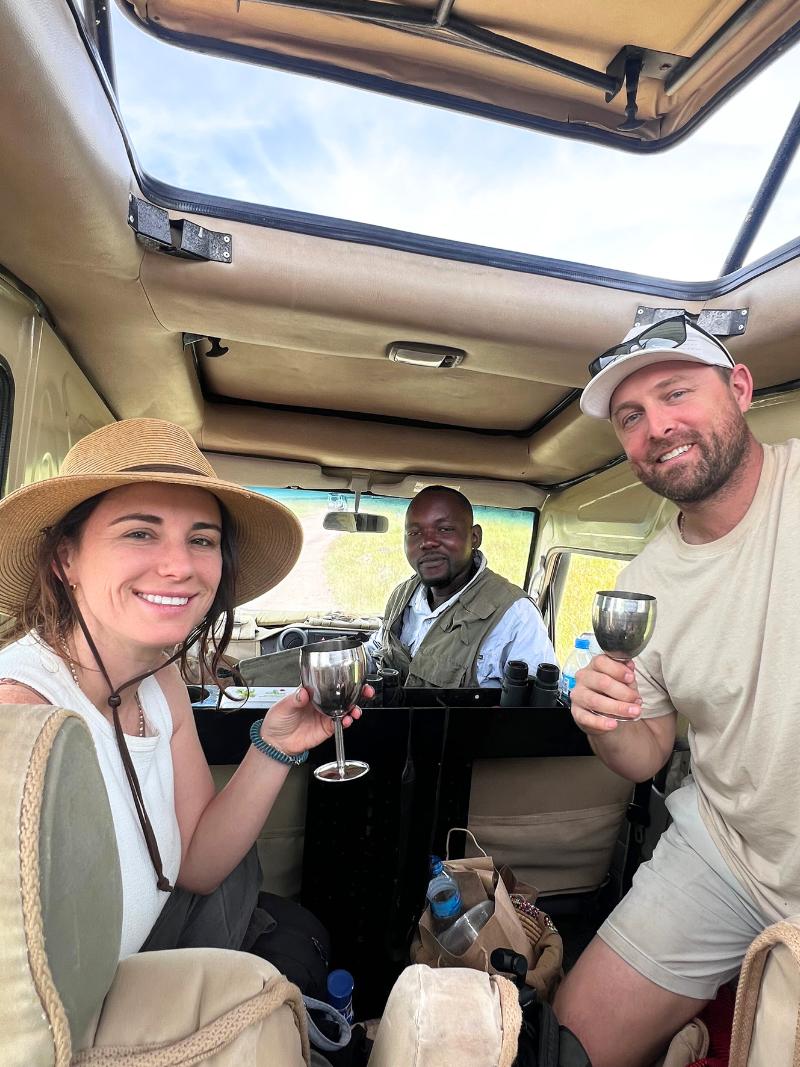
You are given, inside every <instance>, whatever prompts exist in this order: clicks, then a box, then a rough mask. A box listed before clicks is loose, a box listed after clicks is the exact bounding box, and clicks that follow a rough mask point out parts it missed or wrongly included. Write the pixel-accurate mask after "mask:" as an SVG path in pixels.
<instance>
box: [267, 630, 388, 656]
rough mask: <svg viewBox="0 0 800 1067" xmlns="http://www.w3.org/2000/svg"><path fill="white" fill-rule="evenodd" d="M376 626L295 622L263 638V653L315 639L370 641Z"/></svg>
mask: <svg viewBox="0 0 800 1067" xmlns="http://www.w3.org/2000/svg"><path fill="white" fill-rule="evenodd" d="M375 629H376V627H375V626H374V625H372V626H345V625H336V624H330V625H322V624H314V623H311V622H302V623H293V624H292V625H291V626H284V627H281V628H280V629H278V630H273V631H272V632H271V633H270V634H268V635H266V636H265V637H262V638H261V641H260V648H261V655H262V656H266V655H268V654H269V653H270V652H285V651H287V650H288V649H292V648H302V647H303V645H308V644H311V643H312V642H313V641H326V640H330V639H331V638H333V637H355V638H356V640H357V641H361V642H362V643H363V642H364V641H368V640H369V638H370V637H371V636H372V634H373V632H374V630H375Z"/></svg>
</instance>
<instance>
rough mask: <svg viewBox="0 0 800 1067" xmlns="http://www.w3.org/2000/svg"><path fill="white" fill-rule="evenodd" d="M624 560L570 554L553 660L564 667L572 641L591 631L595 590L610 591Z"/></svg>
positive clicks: (559, 611) (558, 614)
mask: <svg viewBox="0 0 800 1067" xmlns="http://www.w3.org/2000/svg"><path fill="white" fill-rule="evenodd" d="M627 562H628V561H627V560H624V559H609V558H608V557H605V556H588V555H584V554H583V553H580V552H573V553H571V555H570V557H569V562H568V568H569V569H568V570H567V576H566V578H565V580H564V592H563V593H562V596H561V602H560V603H559V605H558V612H557V613H556V642H555V647H556V658H557V660H558V662H559V663H560V664H562V665H563V664H564V662H565V660H566V658H567V656H568V655H569V654H570V652H571V651H572V649H573V647H574V645H575V638H576V637H577V636H578V635H579V634H582V633H584V632H585V631H586V630H589V631H591V629H592V601H593V600H594V594H595V593H596V592H597V591H598V589H613V588H614V586H615V585H616V583H617V575H618V574H619V572H620V571H621V570H622V568H623V567H624V566H625V564H626V563H627Z"/></svg>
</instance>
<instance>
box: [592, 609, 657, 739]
mask: <svg viewBox="0 0 800 1067" xmlns="http://www.w3.org/2000/svg"><path fill="white" fill-rule="evenodd" d="M655 624H656V598H655V597H654V596H650V594H649V593H629V592H626V591H625V590H624V589H603V590H601V591H600V592H598V593H595V595H594V603H593V605H592V627H593V628H594V635H595V637H596V638H597V643H598V644H599V645H600V647H601V648H602V650H603V651H604V652H605V654H606V655H607V656H610V657H611V659H615V660H619V661H620V662H621V663H625V662H627V661H628V660H631V659H634V658H635V657H636V656H638V655H639V654H640V653H641V652H643V651H644V649H645V647H646V646H647V643H648V641H649V640H650V638H651V637H652V634H653V627H654V626H655ZM607 717H608V718H610V719H617V720H618V721H619V722H631V721H632V720H630V719H626V718H623V717H622V716H619V715H608V716H607Z"/></svg>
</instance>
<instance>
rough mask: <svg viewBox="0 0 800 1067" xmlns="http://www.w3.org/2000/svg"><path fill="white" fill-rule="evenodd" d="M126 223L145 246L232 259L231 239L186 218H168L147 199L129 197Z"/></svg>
mask: <svg viewBox="0 0 800 1067" xmlns="http://www.w3.org/2000/svg"><path fill="white" fill-rule="evenodd" d="M128 225H129V226H130V228H131V229H132V230H133V232H134V233H135V234H136V239H137V241H140V242H141V243H142V244H143V245H144V246H145V248H149V249H150V251H151V252H163V253H164V254H165V255H168V256H178V257H180V258H181V259H195V260H197V259H201V260H207V261H210V262H214V263H230V262H231V261H232V259H233V238H232V237H231V235H230V234H229V233H218V232H217V231H216V230H209V229H208V227H207V226H198V225H197V223H195V222H191V221H190V220H189V219H171V218H170V217H169V213H168V212H167V211H166V209H165V208H163V207H157V206H156V205H155V204H151V203H149V202H148V201H147V200H140V199H139V197H137V196H134V195H133V193H131V194H130V195H129V196H128Z"/></svg>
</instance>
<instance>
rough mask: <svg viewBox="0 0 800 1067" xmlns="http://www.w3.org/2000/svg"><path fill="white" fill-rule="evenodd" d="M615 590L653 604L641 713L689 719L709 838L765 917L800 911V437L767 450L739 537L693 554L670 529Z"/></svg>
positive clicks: (641, 675) (640, 663)
mask: <svg viewBox="0 0 800 1067" xmlns="http://www.w3.org/2000/svg"><path fill="white" fill-rule="evenodd" d="M617 587H618V588H619V589H629V590H631V591H633V592H640V593H651V594H652V595H653V596H655V597H656V598H657V600H658V615H657V620H656V626H655V630H654V632H653V637H652V639H651V641H650V644H649V645H648V647H647V648H646V649H645V651H644V652H643V653H642V655H641V656H640V657H639V658H638V659H637V660H636V671H637V682H638V685H639V692H640V694H641V696H642V702H643V713H642V714H643V716H644V717H656V716H659V715H667V714H670V713H671V712H672V711H673V710H675V711H678V712H680V713H681V714H682V715H685V716H686V718H687V719H688V721H689V724H690V728H689V745H690V749H691V755H692V772H693V774H694V778H695V781H696V783H697V787H698V794H699V805H700V813H701V815H702V817H703V821H704V822H705V824H706V826H707V827H708V830H709V833H710V834H711V836H712V837H713V839H714V841H715V842H716V844H717V846H718V848H719V849H720V851H721V853H722V855H723V857H724V858H725V860H726V862H727V863H728V864H729V866H730V868H731V870H732V871H733V873H734V874H735V875H736V877H737V878H738V879H739V881H740V882H742V884H743V885H744V886H745V888H746V889H747V890H748V891H749V892H750V894H751V895H752V897H753V898H754V900H755V901H756V902H757V903H758V904H759V905H760V906H761V907H762V909H763V910H764V911H765V913H766V914H767V915H772V916H774V918H775V919H776V920H777V919H779V918H784V917H786V916H788V915H792V914H796V913H798V912H800V441H798V440H791V441H786V442H784V443H783V444H780V445H774V446H769V445H765V446H764V466H763V469H762V472H761V479H760V482H759V485H758V489H757V490H756V494H755V496H754V498H753V501H752V503H751V505H750V508H749V510H748V511H747V514H746V515H745V516H744V518H743V519H742V520H741V522H739V524H738V525H737V526H736V527H735V528H734V529H733V530H731V531H730V533H728V534H726V535H725V536H724V537H721V538H720V539H719V540H717V541H712V542H711V543H710V544H705V545H688V544H686V543H685V542H684V541H683V539H682V538H681V536H680V534H679V532H678V526H677V520H673V522H671V523H670V524H669V526H667V527H666V528H665V529H664V530H662V531H661V533H660V534H659V535H658V536H657V537H656V538H655V540H654V541H652V543H651V544H649V545H648V546H647V547H646V548H645V549H644V551H643V552H642V553H641V555H640V556H639V557H637V559H635V560H634V561H633V562H632V563H630V564H629V565H628V566H627V567H626V568H625V569H624V570H623V571H622V573H621V574H620V577H619V580H618V582H617ZM624 728H625V727H624V726H623V727H621V729H624Z"/></svg>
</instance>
